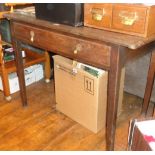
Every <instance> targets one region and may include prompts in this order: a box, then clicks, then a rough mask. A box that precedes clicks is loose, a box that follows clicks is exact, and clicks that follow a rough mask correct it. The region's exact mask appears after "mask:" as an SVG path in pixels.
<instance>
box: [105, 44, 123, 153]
mask: <svg viewBox="0 0 155 155" xmlns="http://www.w3.org/2000/svg"><path fill="white" fill-rule="evenodd" d="M125 56H126V54H125V50H124V49H123V48H122V47H119V46H114V47H112V50H111V60H110V70H109V79H108V106H107V117H106V118H107V120H106V122H107V132H106V139H107V150H112V149H113V148H114V138H115V128H116V118H117V109H118V108H117V107H118V96H119V95H118V94H119V86H120V78H121V77H120V76H121V69H122V67H123V66H124V63H125V59H126V57H125Z"/></svg>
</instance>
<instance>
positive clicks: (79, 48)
mask: <svg viewBox="0 0 155 155" xmlns="http://www.w3.org/2000/svg"><path fill="white" fill-rule="evenodd" d="M81 49H82V46H81V45H80V44H77V45H76V47H75V49H74V51H73V53H74V54H77V53H78V51H81Z"/></svg>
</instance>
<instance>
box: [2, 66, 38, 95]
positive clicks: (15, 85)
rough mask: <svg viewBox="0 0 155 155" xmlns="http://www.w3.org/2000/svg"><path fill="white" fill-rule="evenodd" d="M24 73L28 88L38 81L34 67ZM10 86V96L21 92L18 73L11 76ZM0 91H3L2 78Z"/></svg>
mask: <svg viewBox="0 0 155 155" xmlns="http://www.w3.org/2000/svg"><path fill="white" fill-rule="evenodd" d="M24 72H25V84H26V86H28V85H30V84H32V83H34V82H35V81H36V75H35V67H34V66H30V67H28V68H26V69H24ZM9 86H10V94H13V93H15V92H17V91H19V82H18V77H17V73H15V72H14V73H10V74H9ZM0 90H3V86H2V79H1V77H0Z"/></svg>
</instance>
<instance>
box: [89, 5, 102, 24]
mask: <svg viewBox="0 0 155 155" xmlns="http://www.w3.org/2000/svg"><path fill="white" fill-rule="evenodd" d="M91 14H92V19H93V20H95V21H101V20H102V19H103V16H104V15H105V10H104V8H92V9H91Z"/></svg>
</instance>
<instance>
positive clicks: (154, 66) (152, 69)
mask: <svg viewBox="0 0 155 155" xmlns="http://www.w3.org/2000/svg"><path fill="white" fill-rule="evenodd" d="M154 77H155V51H153V52H152V56H151V60H150V66H149V71H148V76H147V83H146V88H145V94H144V101H143V106H142V115H146V114H147V111H148V107H149V103H150V98H151V94H152V89H153V84H154ZM152 116H153V113H152Z"/></svg>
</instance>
